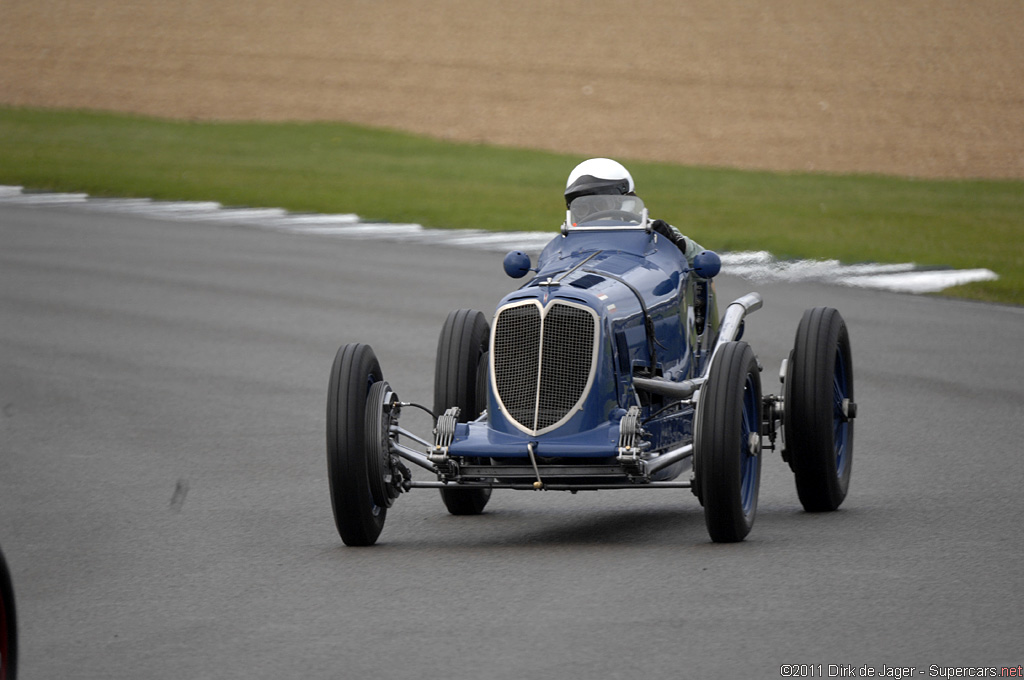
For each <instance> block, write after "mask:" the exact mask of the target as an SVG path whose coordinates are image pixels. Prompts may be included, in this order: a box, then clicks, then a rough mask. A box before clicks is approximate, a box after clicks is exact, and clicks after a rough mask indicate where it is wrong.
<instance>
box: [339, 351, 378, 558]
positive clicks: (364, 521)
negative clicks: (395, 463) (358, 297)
mask: <svg viewBox="0 0 1024 680" xmlns="http://www.w3.org/2000/svg"><path fill="white" fill-rule="evenodd" d="M383 379H384V376H383V374H382V373H381V370H380V363H378V361H377V357H376V355H374V353H373V350H372V349H371V348H370V346H369V345H364V344H351V345H343V346H342V347H341V348H340V349H339V350H338V353H337V355H336V356H335V357H334V365H333V366H332V367H331V378H330V383H329V385H328V389H327V476H328V481H329V482H330V487H331V509H332V511H333V512H334V523H335V525H336V526H337V528H338V535H340V536H341V540H342V541H343V542H344V543H345V545H350V546H366V545H373V544H374V543H376V542H377V537H378V536H380V532H381V530H382V529H383V528H384V519H385V518H386V516H387V508H385V507H383V506H381V505H378V504H377V503H375V502H374V500H373V495H372V494H371V491H370V479H369V475H368V470H367V458H366V455H367V452H366V428H365V420H366V403H367V396H368V395H369V392H370V387H371V386H372V385H373V384H374V383H376V382H380V381H382V380H383Z"/></svg>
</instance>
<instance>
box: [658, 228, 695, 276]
mask: <svg viewBox="0 0 1024 680" xmlns="http://www.w3.org/2000/svg"><path fill="white" fill-rule="evenodd" d="M651 227H652V228H653V229H654V231H656V232H658V233H659V234H661V235H662V236H664V237H665V238H667V239H668V240H669V241H672V243H674V244H676V247H677V248H679V250H681V251H682V253H683V255H685V256H686V262H687V264H689V265H690V266H691V267H692V266H693V258H695V257H696V256H697V253H699V252H700V251H702V250H704V248H703V247H702V246H701V245H700V244H699V243H697V242H696V241H694V240H693V239H689V238H686V237H685V236H683V235H682V234H681V233H680V232H679V230H678V229H676V228H675V227H673V226H672V225H671V224H669V223H668V222H666V221H665V220H654V221H653V222H651Z"/></svg>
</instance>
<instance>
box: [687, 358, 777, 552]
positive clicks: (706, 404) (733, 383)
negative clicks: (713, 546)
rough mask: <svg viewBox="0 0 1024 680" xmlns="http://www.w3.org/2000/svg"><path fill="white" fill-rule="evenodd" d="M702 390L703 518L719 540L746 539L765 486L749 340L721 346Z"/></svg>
mask: <svg viewBox="0 0 1024 680" xmlns="http://www.w3.org/2000/svg"><path fill="white" fill-rule="evenodd" d="M714 362H715V363H714V364H712V366H711V372H710V374H709V375H708V380H707V382H706V383H704V386H703V387H702V388H701V395H700V406H699V408H700V417H699V422H698V425H697V441H696V447H695V448H696V452H697V460H696V464H697V469H696V476H697V480H696V481H697V483H699V484H700V487H701V488H700V492H701V493H700V498H701V500H702V502H703V504H704V522H705V524H706V525H707V528H708V534H709V535H710V536H711V540H712V541H715V542H716V543H732V542H735V541H742V540H743V539H744V538H745V537H746V536H747V534H748V533H750V529H751V527H753V526H754V516H755V514H756V512H757V497H758V491H759V489H760V484H761V451H760V448H761V374H760V372H759V370H758V367H757V359H756V357H755V356H754V351H753V350H752V349H751V348H750V345H748V344H747V343H745V342H729V343H726V344H724V345H722V347H721V349H719V351H718V354H717V355H716V356H715V358H714Z"/></svg>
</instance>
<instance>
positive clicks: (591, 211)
mask: <svg viewBox="0 0 1024 680" xmlns="http://www.w3.org/2000/svg"><path fill="white" fill-rule="evenodd" d="M643 223H644V202H643V201H642V200H640V199H639V198H637V197H636V196H580V197H579V198H577V199H576V200H574V201H573V202H572V204H571V205H570V206H569V224H570V226H573V227H577V226H588V227H624V226H639V225H642V224H643Z"/></svg>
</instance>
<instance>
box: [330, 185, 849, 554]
mask: <svg viewBox="0 0 1024 680" xmlns="http://www.w3.org/2000/svg"><path fill="white" fill-rule="evenodd" d="M720 267H721V260H720V258H719V257H718V255H716V254H715V253H714V252H711V251H704V252H702V253H700V254H699V255H697V257H696V258H695V259H694V261H693V264H692V267H691V266H690V265H689V264H688V263H687V260H686V258H685V257H684V256H683V255H682V253H681V252H680V251H679V249H678V248H677V247H676V246H675V245H674V244H673V243H672V242H671V241H669V240H668V239H666V238H665V237H663V236H659V234H657V233H656V232H655V231H654V230H653V229H652V223H651V220H650V219H649V217H648V214H647V210H646V208H645V207H644V205H643V202H642V201H641V200H640V199H639V198H637V197H635V196H584V197H580V198H577V199H576V200H574V201H573V202H572V205H571V206H570V209H569V210H568V211H567V213H566V220H565V223H564V224H563V225H562V228H561V233H560V234H558V235H557V236H555V237H554V238H553V239H552V241H551V242H550V243H549V244H548V245H547V247H545V248H544V250H543V252H542V253H541V254H540V256H539V258H538V261H537V265H536V267H533V266H532V263H531V262H530V258H529V257H528V256H526V255H525V254H524V253H522V252H519V251H514V252H512V253H509V254H508V255H507V256H506V257H505V271H506V273H508V274H509V275H510V276H512V277H515V278H522V277H526V276H528V275H530V274H532V276H530V277H529V280H528V281H527V282H526V283H525V284H524V285H523V286H522V287H520V288H518V289H517V290H514V291H513V292H511V293H509V294H508V295H506V296H505V297H504V298H503V299H502V300H501V302H500V303H499V305H498V307H497V310H496V311H495V313H494V316H493V318H492V320H491V321H490V322H488V319H487V317H486V316H485V315H484V314H483V313H481V312H479V311H475V310H468V309H461V310H457V311H454V312H452V313H451V314H449V315H448V318H447V319H446V320H445V322H444V325H443V327H442V330H441V336H440V340H439V343H438V348H437V362H436V366H435V380H434V404H433V408H432V409H428V408H426V407H424V406H421V405H418V404H412V403H407V402H403V401H401V400H400V399H399V397H398V395H397V394H396V392H395V390H394V388H392V386H391V385H390V384H389V383H388V382H387V381H386V380H385V379H384V375H383V373H382V371H381V368H380V364H379V362H378V361H377V358H376V356H375V355H374V352H373V350H372V349H371V348H370V346H369V345H366V344H358V343H357V344H348V345H344V346H342V347H341V348H340V349H339V350H338V353H337V355H336V357H335V360H334V364H333V366H332V368H331V375H330V382H329V388H328V396H327V468H328V476H329V482H330V491H331V505H332V509H333V514H334V520H335V524H336V525H337V529H338V532H339V534H340V535H341V538H342V540H343V541H344V543H345V544H346V545H352V546H361V545H372V544H373V543H375V542H376V541H377V538H378V537H379V535H380V533H381V530H382V528H383V526H384V520H385V517H386V516H387V509H388V508H389V507H391V505H392V504H393V503H394V502H395V501H396V500H397V499H398V497H399V496H400V495H401V494H403V493H405V492H407V491H410V490H412V489H416V488H436V489H440V493H441V497H442V499H443V501H444V503H445V506H446V507H447V508H448V510H449V512H451V513H453V514H458V515H472V514H479V513H481V512H483V510H484V508H485V506H486V505H487V502H488V500H489V499H490V496H491V492H492V490H494V489H528V490H542V489H544V490H567V491H572V492H576V491H582V490H597V489H654V488H689V489H690V490H691V491H692V492H693V493H694V495H695V496H696V497H697V499H698V501H699V502H700V503H701V504H702V505H703V507H704V517H705V522H706V525H707V529H708V533H709V534H710V536H711V539H712V540H713V541H716V542H732V541H740V540H743V538H744V537H746V535H747V534H748V532H749V531H750V529H751V526H752V525H753V523H754V516H755V512H756V510H757V499H758V488H759V484H760V478H761V461H762V458H763V453H764V451H765V450H777V451H779V452H780V453H781V454H782V458H783V459H784V460H785V461H787V462H788V463H789V466H790V467H791V468H792V470H793V472H794V474H795V478H796V487H797V492H798V496H799V498H800V501H801V503H802V504H803V506H804V508H805V509H806V510H808V511H812V512H816V511H828V510H835V509H836V508H838V507H839V505H840V504H841V503H842V502H843V499H844V498H845V496H846V493H847V489H848V488H849V484H850V471H851V464H852V458H853V420H854V418H855V417H856V412H857V407H856V403H855V402H854V400H853V396H854V395H853V362H852V357H851V352H850V341H849V335H848V332H847V328H846V324H845V322H844V321H843V318H842V317H841V316H840V314H839V312H838V311H836V310H835V309H831V308H827V307H819V308H815V309H810V310H807V311H806V312H805V314H804V316H803V318H802V319H801V321H800V324H799V326H798V328H797V332H796V340H795V343H794V347H793V350H792V351H791V352H790V355H789V357H788V358H787V359H786V360H785V361H784V362H783V369H782V371H781V375H780V378H781V380H782V383H783V394H782V395H778V396H777V395H764V394H762V389H761V367H760V364H759V362H758V360H757V358H756V357H755V355H754V352H753V350H752V349H751V347H750V346H749V345H748V344H747V343H746V342H743V341H742V340H741V339H740V338H741V337H742V332H743V327H744V322H745V317H746V315H748V314H750V313H751V312H754V311H756V310H757V309H759V308H760V307H761V297H760V296H759V295H758V294H757V293H749V294H747V295H745V296H743V297H741V298H739V299H737V300H735V301H733V302H732V303H730V304H729V305H728V306H727V307H726V308H725V311H724V313H723V314H722V315H721V317H720V316H719V314H718V306H717V303H716V300H715V293H714V286H713V285H712V279H713V278H714V276H715V275H717V274H718V272H719V269H720ZM410 408H419V409H422V410H424V411H428V412H429V413H430V414H431V418H433V422H434V428H433V441H428V440H426V439H423V438H420V437H418V436H416V435H415V434H413V433H412V432H410V431H409V430H408V429H407V428H404V427H402V426H401V424H400V421H401V417H402V414H403V411H407V410H408V409H410ZM409 465H415V466H418V467H421V468H424V469H426V470H428V471H429V472H430V473H431V475H430V476H431V477H432V478H431V479H428V480H423V479H414V478H413V475H412V474H411V471H410V468H409Z"/></svg>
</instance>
